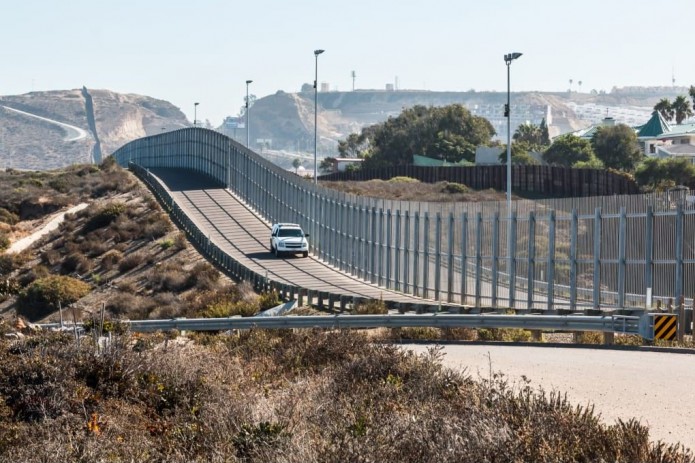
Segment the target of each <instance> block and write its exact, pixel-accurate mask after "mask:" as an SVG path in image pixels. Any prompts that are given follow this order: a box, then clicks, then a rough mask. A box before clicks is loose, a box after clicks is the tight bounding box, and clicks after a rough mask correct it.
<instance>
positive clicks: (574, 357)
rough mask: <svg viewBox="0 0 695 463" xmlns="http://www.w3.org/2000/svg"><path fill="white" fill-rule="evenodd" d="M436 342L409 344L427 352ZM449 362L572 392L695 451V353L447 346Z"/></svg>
mask: <svg viewBox="0 0 695 463" xmlns="http://www.w3.org/2000/svg"><path fill="white" fill-rule="evenodd" d="M429 346H431V345H408V346H407V347H408V348H409V349H412V350H413V351H416V352H424V351H426V350H427V348H428V347H429ZM444 353H445V354H446V355H445V356H444V359H443V362H444V364H445V365H446V366H449V367H452V368H459V369H460V368H465V369H466V371H467V372H468V373H469V374H471V375H472V376H473V377H484V378H488V377H489V375H490V371H491V369H492V371H499V372H502V373H503V374H504V375H505V377H506V378H507V379H509V380H510V382H517V383H520V382H521V380H522V379H521V378H522V376H526V378H528V379H529V380H531V386H532V387H536V388H538V387H542V388H543V389H545V390H546V391H550V390H557V391H561V392H566V393H567V397H568V399H569V400H570V401H571V403H573V404H576V405H587V404H594V405H595V408H594V410H595V412H596V413H598V414H600V415H601V417H602V419H603V420H604V421H605V422H606V423H614V422H615V421H616V420H617V419H618V418H621V419H623V420H627V419H629V418H636V419H638V420H639V421H640V422H642V424H645V425H647V426H648V427H649V435H650V439H651V440H653V441H657V440H663V441H664V442H667V443H676V442H680V443H682V444H683V445H685V446H686V447H688V448H690V449H692V450H694V451H695V354H670V353H665V352H643V351H642V352H639V351H624V350H592V349H584V348H554V347H543V346H539V347H519V346H480V345H447V346H445V348H444Z"/></svg>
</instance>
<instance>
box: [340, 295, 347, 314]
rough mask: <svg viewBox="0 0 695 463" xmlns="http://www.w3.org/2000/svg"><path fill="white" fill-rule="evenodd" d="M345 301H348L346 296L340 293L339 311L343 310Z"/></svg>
mask: <svg viewBox="0 0 695 463" xmlns="http://www.w3.org/2000/svg"><path fill="white" fill-rule="evenodd" d="M347 301H348V296H345V295H344V294H341V295H340V311H341V312H345V308H346V307H347Z"/></svg>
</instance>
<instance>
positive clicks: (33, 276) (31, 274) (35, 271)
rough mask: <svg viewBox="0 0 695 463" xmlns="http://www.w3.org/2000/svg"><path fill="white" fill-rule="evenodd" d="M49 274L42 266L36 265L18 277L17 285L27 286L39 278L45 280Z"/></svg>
mask: <svg viewBox="0 0 695 463" xmlns="http://www.w3.org/2000/svg"><path fill="white" fill-rule="evenodd" d="M50 274H51V272H50V270H48V268H47V267H46V266H44V265H37V266H35V267H34V268H32V269H29V270H27V271H26V272H24V273H22V274H20V275H19V277H18V281H19V284H20V285H22V286H29V285H30V284H31V283H33V282H34V281H36V280H38V279H39V278H45V277H47V276H49V275H50Z"/></svg>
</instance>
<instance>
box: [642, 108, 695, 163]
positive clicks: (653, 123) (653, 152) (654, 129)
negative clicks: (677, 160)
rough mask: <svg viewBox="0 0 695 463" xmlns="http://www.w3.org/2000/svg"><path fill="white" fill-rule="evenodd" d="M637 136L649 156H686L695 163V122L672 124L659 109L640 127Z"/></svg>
mask: <svg viewBox="0 0 695 463" xmlns="http://www.w3.org/2000/svg"><path fill="white" fill-rule="evenodd" d="M637 138H638V140H639V141H640V144H641V146H642V150H643V151H644V154H646V155H647V156H655V157H659V158H670V157H684V158H688V159H689V160H690V162H691V163H693V164H695V123H690V124H680V125H670V124H669V123H668V122H667V121H666V120H665V119H664V117H663V116H662V115H661V113H659V111H654V112H653V113H652V117H651V118H650V119H649V121H647V123H646V124H644V125H643V126H641V127H639V131H638V132H637Z"/></svg>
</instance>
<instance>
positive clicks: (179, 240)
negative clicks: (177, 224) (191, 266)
mask: <svg viewBox="0 0 695 463" xmlns="http://www.w3.org/2000/svg"><path fill="white" fill-rule="evenodd" d="M187 247H188V239H186V235H185V234H184V233H181V232H179V233H177V234H176V236H174V249H176V250H177V251H183V250H184V249H186V248H187Z"/></svg>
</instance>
